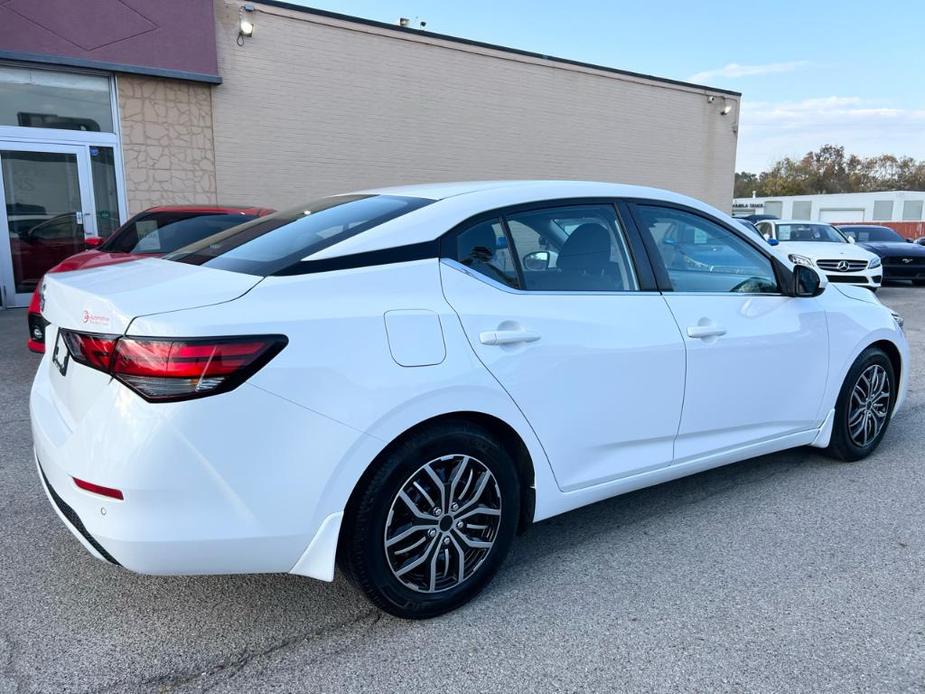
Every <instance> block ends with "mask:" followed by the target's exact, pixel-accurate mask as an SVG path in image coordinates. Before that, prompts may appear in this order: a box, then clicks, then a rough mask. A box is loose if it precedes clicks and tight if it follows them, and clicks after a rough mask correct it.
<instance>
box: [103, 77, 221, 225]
mask: <svg viewBox="0 0 925 694" xmlns="http://www.w3.org/2000/svg"><path fill="white" fill-rule="evenodd" d="M117 84H118V94H119V111H120V124H121V129H122V156H123V161H124V163H125V192H126V197H127V199H128V207H129V214H135V213H137V212H140V211H141V210H143V209H145V208H148V207H152V206H154V205H181V204H215V203H216V190H215V149H214V145H213V141H212V94H211V92H210V90H211V87H209V86H208V85H204V84H196V83H193V82H184V81H180V80H169V79H161V78H157V77H144V76H139V75H126V74H120V75H119V76H118V82H117Z"/></svg>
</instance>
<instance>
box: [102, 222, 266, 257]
mask: <svg viewBox="0 0 925 694" xmlns="http://www.w3.org/2000/svg"><path fill="white" fill-rule="evenodd" d="M177 216H179V217H180V219H177ZM252 219H256V217H255V216H254V215H249V214H208V215H203V214H196V213H192V214H190V213H184V214H180V215H172V216H171V217H168V218H166V219H165V218H164V217H163V216H157V215H151V216H150V217H148V218H144V219H138V220H137V221H135V222H130V223H129V224H127V225H126V226H125V227H123V229H122V230H121V231H119V232H118V233H117V234H115V235H113V236H112V237H111V238H110V239H109V240H108V241H107V242H106V243H105V244H104V245H103V246H101V247H100V250H103V251H106V252H107V253H150V254H162V253H170V252H171V251H175V250H177V249H178V248H182V247H183V246H187V245H189V244H191V243H194V242H195V241H199V240H201V239H204V238H205V237H206V236H211V235H212V234H215V233H218V232H219V231H224V230H225V229H228V228H230V227H233V226H237V225H238V224H243V223H244V222H249V221H250V220H252Z"/></svg>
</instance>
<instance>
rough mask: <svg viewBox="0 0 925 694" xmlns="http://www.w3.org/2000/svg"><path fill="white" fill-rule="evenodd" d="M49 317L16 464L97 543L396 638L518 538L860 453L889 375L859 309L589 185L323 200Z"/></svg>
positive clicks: (682, 209) (147, 263) (710, 225)
mask: <svg viewBox="0 0 925 694" xmlns="http://www.w3.org/2000/svg"><path fill="white" fill-rule="evenodd" d="M42 302H43V314H44V316H45V317H46V318H47V320H48V321H49V322H50V324H49V326H48V345H49V349H48V350H47V351H46V354H45V356H44V358H43V361H42V363H41V365H40V366H39V369H38V373H37V374H36V377H35V383H34V385H33V388H32V394H31V415H32V430H33V438H34V444H35V456H36V463H37V466H38V470H39V475H40V478H41V480H42V482H43V485H44V487H45V490H46V492H47V494H48V496H49V499H50V500H51V503H52V505H53V507H54V508H55V509H56V511H57V513H58V515H59V516H60V517H61V520H62V521H63V522H64V523H65V525H67V527H68V528H69V529H70V530H71V531H72V532H73V533H74V535H76V536H77V538H78V539H79V540H80V541H81V542H82V543H83V544H84V546H85V547H86V549H87V550H88V551H89V552H90V553H92V554H93V555H94V556H96V557H97V558H100V559H104V560H106V561H109V562H111V563H113V564H118V565H121V566H123V567H125V568H127V569H130V570H132V571H138V572H144V573H152V574H215V573H242V572H289V573H293V574H299V575H302V576H310V577H314V578H317V579H322V580H327V581H330V580H332V578H333V576H334V570H335V563H337V564H339V566H340V567H341V568H342V570H343V571H344V572H345V573H346V574H347V575H348V576H349V577H350V578H351V580H352V581H353V582H354V583H355V585H357V586H358V587H359V588H360V589H361V590H362V591H364V592H365V594H366V595H367V596H368V597H369V599H370V600H371V601H372V602H373V603H374V604H376V605H378V606H379V607H380V608H382V609H383V610H386V611H388V612H391V613H393V614H395V615H400V616H403V617H412V618H421V617H431V616H434V615H437V614H440V613H443V612H446V611H447V610H451V609H453V608H455V607H458V606H460V605H462V604H463V603H465V602H466V601H468V600H470V599H471V598H472V597H473V596H475V595H476V594H477V593H478V592H479V591H480V590H482V588H484V587H485V585H486V584H487V583H488V582H489V581H490V579H491V578H492V576H493V575H494V574H495V572H496V571H497V570H498V568H499V566H500V565H501V563H502V560H503V559H504V557H505V555H506V554H507V553H508V549H509V548H510V546H511V543H512V540H513V538H514V535H515V533H516V532H517V531H518V530H522V529H524V528H526V527H527V526H528V525H529V524H530V523H532V522H534V521H538V520H542V519H544V518H549V517H550V516H554V515H556V514H559V513H563V512H565V511H568V510H570V509H574V508H578V507H580V506H584V505H586V504H590V503H593V502H595V501H599V500H601V499H605V498H607V497H611V496H614V495H617V494H622V493H624V492H629V491H632V490H634V489H639V488H641V487H645V486H648V485H653V484H658V483H661V482H665V481H667V480H671V479H674V478H677V477H681V476H684V475H690V474H692V473H696V472H700V471H702V470H706V469H708V468H712V467H716V466H719V465H726V464H728V463H734V462H736V461H739V460H743V459H745V458H750V457H752V456H757V455H763V454H767V453H771V452H774V451H780V450H782V449H786V448H792V447H795V446H804V445H809V446H815V447H817V448H820V449H823V450H824V451H825V452H827V453H828V454H829V455H831V456H833V457H835V458H837V459H840V460H857V459H860V458H863V457H865V456H867V455H869V454H870V453H871V452H872V451H874V450H875V449H876V448H877V446H878V445H879V443H880V441H881V440H882V439H883V436H884V434H885V433H886V431H887V428H888V425H889V423H890V419H891V417H892V415H893V414H894V412H895V411H896V409H897V408H898V407H899V406H900V404H901V403H902V401H903V399H904V396H905V393H906V388H907V381H908V373H909V350H908V346H907V343H906V339H905V337H904V335H903V331H902V329H901V319H900V318H899V316H897V315H896V314H893V313H891V312H890V310H889V309H887V308H885V307H884V306H883V305H882V304H880V303H879V302H878V301H877V300H876V298H875V297H874V296H873V295H871V294H870V292H867V291H865V290H861V289H858V288H855V287H851V286H844V285H828V286H827V285H826V282H825V280H824V278H821V277H820V276H819V275H818V274H817V273H816V271H815V270H813V269H811V268H809V267H805V266H801V265H794V264H793V263H792V262H790V261H789V260H788V258H787V254H781V253H779V249H775V248H772V247H771V246H769V245H768V244H766V243H765V242H764V241H762V240H761V239H760V238H758V237H757V236H756V235H755V234H754V233H749V232H748V231H746V230H745V229H743V228H742V227H741V226H740V225H738V224H736V223H735V222H734V221H733V220H732V218H731V217H729V216H727V215H725V214H723V213H721V212H719V211H718V210H716V209H713V208H711V207H709V206H707V205H705V204H703V203H701V202H698V201H696V200H692V199H690V198H687V197H684V196H681V195H676V194H673V193H669V192H666V191H662V190H656V189H652V188H639V187H633V186H622V185H613V184H605V183H582V182H551V181H545V182H484V183H459V184H434V185H420V186H410V187H402V188H394V189H383V190H371V191H365V192H361V193H356V194H350V195H337V196H332V197H327V198H323V199H321V200H317V201H315V202H312V203H309V204H307V205H302V206H299V207H297V208H295V209H293V210H289V211H287V212H282V213H277V214H275V215H273V216H270V217H264V218H261V219H257V220H254V221H252V222H248V223H246V224H243V225H241V226H238V227H234V228H232V229H229V230H226V231H223V232H221V233H219V234H216V235H214V236H212V237H210V238H207V239H205V240H203V241H202V242H199V243H196V244H194V245H191V246H187V247H186V248H184V249H181V250H180V251H177V252H175V253H173V254H170V255H168V256H167V257H166V258H164V259H154V258H149V259H142V260H138V261H133V262H130V263H125V264H121V265H116V266H109V267H100V268H96V269H92V270H82V271H76V272H68V273H60V274H50V275H48V276H47V277H46V280H45V286H44V290H43V294H42ZM770 364H786V369H784V370H781V369H775V368H767V367H768V365H770Z"/></svg>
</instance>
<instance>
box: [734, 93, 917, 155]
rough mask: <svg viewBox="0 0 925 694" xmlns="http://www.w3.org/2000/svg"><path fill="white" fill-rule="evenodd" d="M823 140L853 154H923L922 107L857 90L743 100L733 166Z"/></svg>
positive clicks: (810, 147)
mask: <svg viewBox="0 0 925 694" xmlns="http://www.w3.org/2000/svg"><path fill="white" fill-rule="evenodd" d="M824 144H834V145H844V147H845V149H846V150H847V151H848V152H849V153H852V154H858V155H861V156H871V155H875V154H883V153H891V154H895V155H897V156H911V157H915V158H917V159H925V109H914V108H895V107H893V106H891V105H889V104H883V103H878V102H875V101H871V100H867V99H862V98H860V97H857V96H828V97H818V98H812V99H803V100H801V101H782V102H770V101H754V102H750V101H748V100H747V99H744V100H743V101H742V110H741V114H740V116H739V148H738V157H737V165H736V168H737V169H738V170H745V171H761V170H765V169H767V168H768V167H769V166H770V165H771V164H773V162H775V161H777V160H778V159H781V158H782V157H800V156H802V155H803V154H805V153H806V152H808V151H810V150H815V149H818V148H819V147H820V146H821V145H824Z"/></svg>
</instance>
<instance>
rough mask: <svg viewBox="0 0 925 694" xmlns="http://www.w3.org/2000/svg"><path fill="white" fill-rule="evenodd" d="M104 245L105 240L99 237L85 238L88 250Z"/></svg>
mask: <svg viewBox="0 0 925 694" xmlns="http://www.w3.org/2000/svg"><path fill="white" fill-rule="evenodd" d="M102 243H103V239H102V238H100V237H99V236H87V237H86V238H84V246H86V247H87V248H98V247H99V246H100V245H102Z"/></svg>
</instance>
